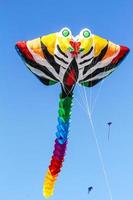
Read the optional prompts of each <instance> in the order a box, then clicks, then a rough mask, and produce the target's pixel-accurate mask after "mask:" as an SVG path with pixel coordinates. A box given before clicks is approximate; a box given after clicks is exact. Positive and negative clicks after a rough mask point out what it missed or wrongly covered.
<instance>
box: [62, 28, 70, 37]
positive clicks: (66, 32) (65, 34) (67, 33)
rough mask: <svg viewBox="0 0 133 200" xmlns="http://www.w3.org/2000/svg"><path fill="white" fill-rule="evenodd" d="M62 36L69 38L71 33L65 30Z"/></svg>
mask: <svg viewBox="0 0 133 200" xmlns="http://www.w3.org/2000/svg"><path fill="white" fill-rule="evenodd" d="M62 35H63V36H64V37H68V36H69V35H70V32H69V31H68V30H67V29H64V30H63V31H62Z"/></svg>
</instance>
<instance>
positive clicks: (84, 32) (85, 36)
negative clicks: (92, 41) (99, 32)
mask: <svg viewBox="0 0 133 200" xmlns="http://www.w3.org/2000/svg"><path fill="white" fill-rule="evenodd" d="M90 35H91V33H90V31H89V30H84V31H83V36H84V38H89V37H90Z"/></svg>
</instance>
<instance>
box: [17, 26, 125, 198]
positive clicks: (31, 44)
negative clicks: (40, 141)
mask: <svg viewBox="0 0 133 200" xmlns="http://www.w3.org/2000/svg"><path fill="white" fill-rule="evenodd" d="M16 49H17V51H18V53H19V55H20V56H21V57H22V59H23V61H24V63H25V64H26V65H27V67H28V69H29V70H30V71H31V72H32V73H33V74H35V76H36V77H37V78H38V79H39V80H40V81H41V82H42V83H43V84H45V85H53V84H56V83H58V82H60V84H61V94H60V99H59V110H58V126H57V132H56V140H55V146H54V152H53V156H52V159H51V163H50V165H49V167H48V171H47V173H46V176H45V180H44V187H43V194H44V196H45V197H46V198H48V197H50V196H51V195H52V194H53V190H54V185H55V182H56V179H57V176H58V173H59V172H60V170H61V167H62V163H63V161H64V156H65V152H66V146H67V138H68V132H69V123H70V116H71V108H72V100H73V90H74V87H75V85H76V83H79V84H81V85H83V86H87V87H92V86H94V85H96V84H97V83H98V82H99V81H101V80H102V79H104V78H105V77H107V76H108V75H109V74H111V73H112V72H113V71H114V70H115V69H116V67H117V66H118V64H119V63H120V61H122V59H123V58H124V57H125V56H126V54H127V53H128V51H129V49H128V48H127V47H125V46H120V45H116V44H114V43H112V42H110V41H108V40H106V39H103V38H101V37H99V36H96V35H94V34H92V33H91V31H90V30H89V29H87V28H85V29H83V30H82V31H81V32H80V33H79V35H77V36H76V37H74V36H73V35H72V33H71V31H70V30H69V29H68V28H66V27H65V28H63V29H62V30H61V31H60V32H56V33H52V34H49V35H46V36H42V37H40V38H37V39H34V40H29V41H22V42H17V44H16Z"/></svg>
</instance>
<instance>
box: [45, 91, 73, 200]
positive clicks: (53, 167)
mask: <svg viewBox="0 0 133 200" xmlns="http://www.w3.org/2000/svg"><path fill="white" fill-rule="evenodd" d="M72 99H73V97H72V95H71V96H66V97H63V95H62V94H61V95H60V100H59V110H58V125H57V132H56V139H55V145H54V151H53V156H52V158H51V162H50V165H49V167H48V171H47V173H46V176H45V179H44V185H43V195H44V197H45V198H49V197H50V196H52V195H53V192H54V186H55V182H56V179H57V176H58V173H59V172H60V170H61V167H62V164H63V161H64V156H65V152H66V146H67V139H68V132H69V124H70V117H71V108H72Z"/></svg>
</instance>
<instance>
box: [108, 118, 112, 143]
mask: <svg viewBox="0 0 133 200" xmlns="http://www.w3.org/2000/svg"><path fill="white" fill-rule="evenodd" d="M107 125H108V140H109V138H110V129H111V125H112V122H108V123H107Z"/></svg>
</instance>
